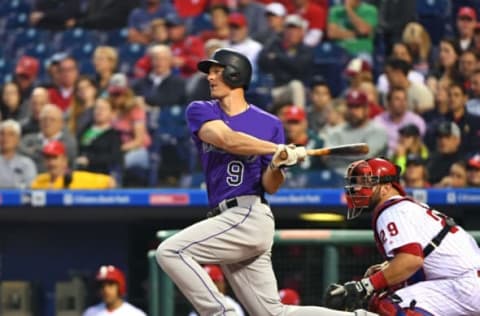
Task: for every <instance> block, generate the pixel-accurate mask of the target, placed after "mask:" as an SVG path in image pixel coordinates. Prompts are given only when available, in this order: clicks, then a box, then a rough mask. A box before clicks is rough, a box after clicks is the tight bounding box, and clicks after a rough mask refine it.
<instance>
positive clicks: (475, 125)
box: [447, 82, 480, 154]
mask: <svg viewBox="0 0 480 316" xmlns="http://www.w3.org/2000/svg"><path fill="white" fill-rule="evenodd" d="M448 99H449V104H448V105H449V110H450V111H449V113H448V114H447V119H448V120H451V121H453V122H455V123H456V124H457V125H458V127H459V128H460V131H461V134H462V136H461V137H462V145H461V151H462V152H463V153H466V154H474V153H475V152H477V151H478V148H480V116H476V115H473V114H470V113H468V112H467V111H466V109H465V104H466V102H467V93H466V90H465V87H464V86H463V85H462V84H461V83H458V82H454V83H452V84H451V85H450V87H449V89H448Z"/></svg>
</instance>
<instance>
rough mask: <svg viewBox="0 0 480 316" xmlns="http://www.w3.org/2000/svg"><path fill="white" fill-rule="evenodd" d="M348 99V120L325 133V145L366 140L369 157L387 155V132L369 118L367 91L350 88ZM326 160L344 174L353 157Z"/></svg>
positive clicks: (334, 168)
mask: <svg viewBox="0 0 480 316" xmlns="http://www.w3.org/2000/svg"><path fill="white" fill-rule="evenodd" d="M346 100H347V113H346V117H345V119H346V122H345V123H343V124H341V125H339V126H337V127H335V128H334V129H332V130H331V131H330V133H328V134H326V135H325V147H329V146H339V145H344V144H352V143H361V142H364V143H367V144H368V146H369V148H370V151H369V153H368V157H374V156H385V155H386V153H387V149H388V137H387V133H386V131H385V129H384V128H382V127H381V126H379V125H378V124H377V123H376V122H374V121H373V120H371V119H370V118H369V107H368V99H367V96H366V95H365V93H363V92H361V91H358V90H350V91H349V92H348V93H347V96H346ZM325 162H326V163H327V165H328V167H329V168H330V169H332V170H334V171H335V172H336V173H337V174H339V175H343V174H344V173H345V168H346V167H347V166H348V165H349V163H350V162H351V157H335V158H330V157H328V158H327V159H325Z"/></svg>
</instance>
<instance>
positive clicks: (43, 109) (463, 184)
mask: <svg viewBox="0 0 480 316" xmlns="http://www.w3.org/2000/svg"><path fill="white" fill-rule="evenodd" d="M479 10H480V1H478V0H456V1H452V0H419V1H413V0H405V1H378V0H377V1H376V0H364V1H362V0H345V1H341V0H278V2H276V1H274V0H258V1H255V0H195V1H193V0H192V1H181V0H145V1H143V0H134V1H107V0H71V1H47V0H0V40H1V43H2V45H0V85H1V89H0V91H1V94H0V188H1V189H2V191H0V204H1V205H2V207H1V208H0V280H20V281H22V280H23V281H27V282H33V283H35V282H37V283H36V284H34V285H35V286H33V287H26V288H23V287H22V286H24V285H25V284H23V283H22V284H23V285H22V284H14V285H13V287H14V288H15V289H17V290H18V289H23V290H24V292H22V293H29V292H28V291H30V290H28V289H31V290H32V292H31V293H32V295H33V296H32V297H33V299H32V302H34V304H33V305H35V306H33V307H32V309H33V310H35V313H36V315H38V316H51V315H54V314H55V310H56V309H57V310H60V309H61V308H62V306H63V307H65V306H67V305H68V304H67V303H66V301H63V303H62V302H56V301H55V295H54V294H55V283H56V282H59V281H61V280H66V279H70V278H71V279H72V280H73V281H72V282H71V283H68V284H67V285H65V284H64V285H59V286H60V288H62V289H63V290H62V292H64V293H70V292H69V291H77V292H75V293H80V292H81V291H84V292H82V293H86V295H83V297H86V301H82V302H81V303H79V305H76V306H82V307H86V304H87V303H93V302H94V301H95V298H96V295H95V291H93V289H94V288H95V284H96V283H95V282H94V281H91V280H93V279H94V273H95V272H96V271H97V270H98V268H99V267H100V266H103V265H110V264H112V265H115V266H118V267H119V268H120V269H122V270H124V272H125V273H126V276H127V281H128V282H127V283H128V297H129V299H130V300H129V301H131V303H132V304H134V305H136V306H139V307H141V308H142V309H143V310H145V311H146V310H147V305H148V302H147V299H146V297H147V295H146V294H145V291H146V288H147V286H146V285H145V282H146V280H147V275H146V268H145V267H146V265H147V259H146V258H145V253H146V252H147V250H149V249H153V248H155V247H156V246H157V244H158V240H156V238H155V237H154V236H155V232H156V231H157V230H159V229H179V228H182V227H184V226H187V225H188V224H191V223H193V222H194V221H196V220H198V219H200V218H202V217H203V216H204V214H205V213H206V208H207V206H206V204H205V200H204V199H205V197H204V191H203V189H204V188H205V179H204V178H203V175H202V172H201V166H200V162H199V161H198V159H197V158H196V157H198V155H197V153H196V149H195V147H194V146H193V145H192V144H193V143H192V140H191V139H190V136H189V132H188V128H187V123H186V121H185V110H186V108H187V106H188V104H189V103H190V102H191V101H193V100H205V99H208V98H210V93H209V83H208V81H207V80H206V79H205V76H204V74H202V73H200V72H199V71H197V68H196V65H197V62H198V61H199V60H201V59H204V58H207V57H209V56H211V55H212V54H213V52H214V51H215V50H216V49H219V48H231V49H235V50H237V51H239V52H241V53H243V54H244V55H246V56H247V57H248V59H249V60H250V62H251V63H252V65H253V77H252V82H251V84H250V87H249V89H248V90H247V92H246V99H247V101H248V102H250V103H251V104H255V105H257V106H258V107H260V108H262V109H263V110H265V111H267V112H269V113H272V114H273V115H275V116H277V117H278V118H279V119H280V121H281V123H282V124H283V127H284V130H285V143H293V144H295V145H297V146H305V147H306V148H307V149H309V148H319V147H324V146H335V145H342V144H346V143H356V142H366V143H367V144H368V145H369V147H370V153H369V154H368V155H366V156H365V157H373V156H383V157H388V158H389V159H390V160H391V161H393V162H395V164H397V165H399V166H400V167H401V168H402V169H401V183H402V185H404V186H405V187H407V188H408V190H409V192H411V193H412V194H414V195H416V197H422V198H423V199H424V200H425V201H428V202H429V203H431V204H433V205H435V206H439V207H443V206H446V210H447V212H448V214H449V215H452V216H454V217H455V218H456V220H457V221H459V222H460V223H461V224H463V225H464V226H465V227H466V228H467V229H470V230H475V229H479V227H480V224H479V223H480V220H479V219H478V218H477V216H476V215H475V214H474V212H472V210H474V209H475V207H476V206H477V205H478V204H479V203H480V202H479V201H478V198H477V195H478V192H477V190H478V187H480V59H479V58H480V24H479V22H478V21H479V17H480V15H479V14H480V12H479ZM354 158H355V159H357V158H362V157H324V158H319V157H307V159H305V160H304V161H302V162H300V163H299V164H297V165H296V166H294V167H291V168H288V169H286V181H285V183H284V185H283V188H285V189H287V191H282V193H281V194H279V195H278V196H275V195H272V196H271V197H269V198H270V199H271V201H272V205H273V207H274V213H275V211H276V212H277V213H276V214H277V221H278V227H279V228H318V227H321V228H367V227H368V219H367V218H363V219H361V220H360V221H359V222H357V223H348V224H347V223H346V222H338V223H337V222H336V223H334V222H321V223H318V222H305V221H302V220H300V219H299V216H300V215H301V214H300V213H302V211H307V212H313V211H320V212H333V213H335V214H337V215H344V208H345V204H344V202H345V200H344V197H343V196H342V194H341V193H342V191H341V187H342V186H343V182H344V179H343V178H344V174H345V168H346V167H347V166H348V164H349V163H350V162H351V161H352V160H353V159H354ZM157 188H158V189H159V190H160V191H159V192H161V193H158V194H157V193H155V192H153V193H152V192H151V191H149V190H154V191H155V190H156V189H157ZM332 188H333V189H334V191H333V192H334V193H331V192H332V191H329V190H330V189H332ZM3 189H5V191H4V190H3ZM30 189H34V191H30ZM73 189H93V191H89V192H87V193H86V194H85V195H82V194H83V193H82V194H80V193H75V192H74V191H72V192H73V193H71V192H70V191H68V190H73ZM130 189H133V190H130ZM137 189H138V191H137ZM289 189H292V191H288V190H289ZM36 190H40V191H36ZM45 190H58V191H48V192H47V193H45ZM63 190H66V191H63ZM124 190H125V191H124ZM145 190H147V191H145ZM161 190H166V191H161ZM178 190H186V191H178ZM189 190H193V191H189ZM310 190H314V192H313V193H312V192H311V191H310ZM337 190H340V191H337ZM464 190H465V191H464ZM38 192H40V193H38ZM42 192H43V193H42ZM184 192H188V194H185V193H184ZM191 192H194V193H193V195H191ZM77 194H80V195H77ZM91 194H92V195H93V196H92V195H91ZM436 194H441V198H440V200H436V198H437V195H436ZM199 195H200V196H201V198H199V200H197V198H198V196H199ZM192 196H193V197H192ZM432 198H433V200H434V201H435V202H432V200H431V199H432ZM126 201H127V202H126ZM138 201H140V202H138ZM125 202H126V205H131V204H130V202H132V204H133V205H134V206H135V208H133V210H134V211H135V212H133V211H132V210H130V211H127V209H128V208H126V207H125ZM136 203H138V204H136ZM171 205H175V206H176V210H178V212H177V211H174V212H172V211H171V210H170V209H169V207H170V206H171ZM275 208H276V210H275ZM97 211H98V212H97ZM2 221H3V222H2ZM12 223H13V224H12ZM85 225H87V226H88V230H86V229H85ZM87 231H88V233H87ZM62 241H65V242H62ZM68 241H69V242H68ZM47 244H48V245H50V246H48V247H47V246H45V245H47ZM70 247H71V248H72V249H74V248H76V249H77V251H78V254H79V255H80V256H81V257H82V258H83V259H81V260H79V259H78V258H76V256H67V255H65V254H66V253H70V252H69V249H70ZM287 248H288V249H287ZM38 249H42V250H43V251H42V252H39V251H38ZM342 249H343V248H342ZM322 251H323V248H322V249H320V250H319V249H316V250H315V249H314V250H312V249H309V248H305V247H303V246H298V247H285V249H284V250H281V251H279V253H281V256H277V257H276V258H274V260H273V262H274V265H279V266H282V267H285V269H284V270H281V272H280V274H281V280H282V282H284V283H283V284H281V286H282V287H289V288H294V289H300V290H302V289H303V292H302V291H300V294H303V297H302V302H307V303H312V304H313V303H315V304H316V303H318V301H315V300H316V299H317V297H320V296H321V295H320V294H321V293H323V290H324V289H320V288H313V287H310V286H311V284H310V283H309V282H307V281H305V275H302V273H301V272H299V271H300V270H298V271H291V270H288V269H289V268H288V267H289V266H290V263H292V262H297V264H299V265H302V267H303V265H304V264H305V263H312V264H316V265H321V264H323V263H322V262H321V261H318V260H317V261H315V260H313V261H312V260H311V259H308V258H309V257H308V256H309V253H315V254H317V253H318V255H319V256H321V252H322ZM342 251H345V256H350V257H351V258H353V257H356V258H361V259H360V261H361V262H360V263H358V264H357V263H355V264H353V263H352V264H351V265H348V268H345V269H344V270H342V271H341V273H342V276H344V278H347V277H348V278H350V277H351V274H352V273H357V270H358V271H359V270H360V268H359V267H360V266H362V267H363V266H364V265H366V264H367V261H368V263H370V261H371V260H373V254H372V252H371V249H370V250H369V249H364V248H362V247H350V248H348V249H346V248H345V249H343V250H342ZM27 254H28V255H27ZM362 254H363V255H365V259H362V256H361V255H362ZM369 256H370V257H369ZM45 257H46V258H49V257H50V258H55V260H51V261H52V262H53V263H48V260H47V261H46V260H44V258H45ZM73 257H75V259H76V260H73ZM41 258H43V259H41ZM285 258H288V259H285ZM362 260H363V261H362ZM31 262H38V263H39V265H38V266H37V267H35V268H33V269H32V268H31ZM352 262H353V261H352ZM27 263H30V264H28V265H27ZM352 267H353V268H352ZM350 268H352V269H354V270H355V271H354V272H352V271H351V270H348V269H350ZM281 269H283V268H281ZM305 269H307V268H305ZM309 269H310V268H309ZM342 269H343V268H342ZM309 271H310V272H311V273H313V274H315V272H312V271H314V270H309ZM310 272H309V273H310ZM350 272H352V273H350ZM313 278H315V276H313ZM317 278H318V276H317ZM23 281H22V282H23ZM142 282H143V283H142ZM29 284H30V283H29ZM72 284H73V285H72ZM317 284H320V282H317ZM62 286H64V287H62ZM73 289H76V290H73ZM78 289H83V290H78ZM17 290H15V291H17ZM23 290H22V291H23ZM4 291H5V288H4V287H0V292H4ZM7 292H8V290H7ZM317 294H318V295H317ZM0 295H1V293H0ZM80 296H82V295H80ZM67 301H68V300H67ZM12 304H13V303H12ZM177 304H178V302H177ZM14 305H15V304H13V305H11V306H14ZM2 306H3V307H0V315H3V313H2V312H4V313H5V311H4V310H2V308H5V306H7V305H4V304H2ZM65 308H66V309H67V307H65ZM80 309H81V308H78V311H77V312H78V315H81V312H80ZM189 310H190V306H188V307H185V312H188V311H189ZM82 312H83V310H82ZM25 315H31V314H28V312H26V314H25ZM58 315H61V314H60V313H59V314H58ZM152 316H154V315H152Z"/></svg>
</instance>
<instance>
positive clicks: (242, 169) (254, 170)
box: [186, 100, 285, 207]
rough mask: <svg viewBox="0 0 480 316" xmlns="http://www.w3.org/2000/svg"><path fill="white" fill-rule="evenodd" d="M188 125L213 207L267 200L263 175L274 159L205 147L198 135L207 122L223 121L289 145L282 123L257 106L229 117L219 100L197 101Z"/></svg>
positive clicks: (237, 129)
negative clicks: (251, 197)
mask: <svg viewBox="0 0 480 316" xmlns="http://www.w3.org/2000/svg"><path fill="white" fill-rule="evenodd" d="M186 116H187V122H188V126H189V128H190V131H191V133H192V138H193V140H194V142H195V145H196V147H197V150H198V152H199V153H200V159H201V162H202V166H203V171H204V174H205V180H206V182H207V192H208V200H209V204H210V206H211V207H214V206H217V205H218V203H220V202H221V201H223V200H225V199H229V198H233V197H236V196H241V195H259V196H263V194H264V189H263V187H262V183H261V181H262V172H263V170H264V169H265V168H266V167H267V166H268V164H269V163H270V160H271V157H272V155H264V156H238V155H234V154H230V153H227V152H225V151H223V150H221V149H219V148H216V147H215V146H213V145H211V144H208V143H204V142H203V141H202V140H201V139H200V138H199V137H198V135H197V133H198V131H199V130H200V128H201V127H202V125H203V124H204V123H205V122H208V121H213V120H222V121H223V122H224V123H225V124H226V125H228V126H229V127H230V128H231V129H232V130H234V131H238V132H243V133H246V134H249V135H251V136H254V137H256V138H259V139H263V140H267V141H270V142H272V143H276V144H283V143H284V142H285V138H284V132H283V126H282V123H281V122H280V120H279V119H278V118H277V117H276V116H274V115H271V114H269V113H267V112H265V111H263V110H261V109H259V108H258V107H256V106H254V105H250V106H249V107H248V109H247V110H246V111H244V112H242V113H240V114H237V115H235V116H228V115H227V114H226V113H225V112H224V111H223V110H222V108H221V107H220V103H219V102H218V101H217V100H212V101H194V102H192V103H190V105H189V106H188V108H187V113H186Z"/></svg>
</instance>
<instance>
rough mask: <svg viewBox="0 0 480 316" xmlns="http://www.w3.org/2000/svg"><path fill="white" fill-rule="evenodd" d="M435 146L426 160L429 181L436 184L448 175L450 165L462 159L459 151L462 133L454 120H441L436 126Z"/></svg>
mask: <svg viewBox="0 0 480 316" xmlns="http://www.w3.org/2000/svg"><path fill="white" fill-rule="evenodd" d="M436 136H437V146H436V149H435V151H434V152H433V153H432V155H431V157H430V160H429V162H428V166H427V168H428V174H429V182H430V183H432V184H436V183H438V182H440V180H442V178H443V177H445V176H446V175H448V172H449V170H450V166H451V165H452V164H453V163H454V162H456V161H459V160H462V159H463V154H462V152H461V151H460V144H461V141H462V138H461V137H462V135H461V132H460V128H459V127H458V125H457V124H455V123H454V122H448V121H446V122H442V123H440V124H439V125H438V127H437V134H436Z"/></svg>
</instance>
